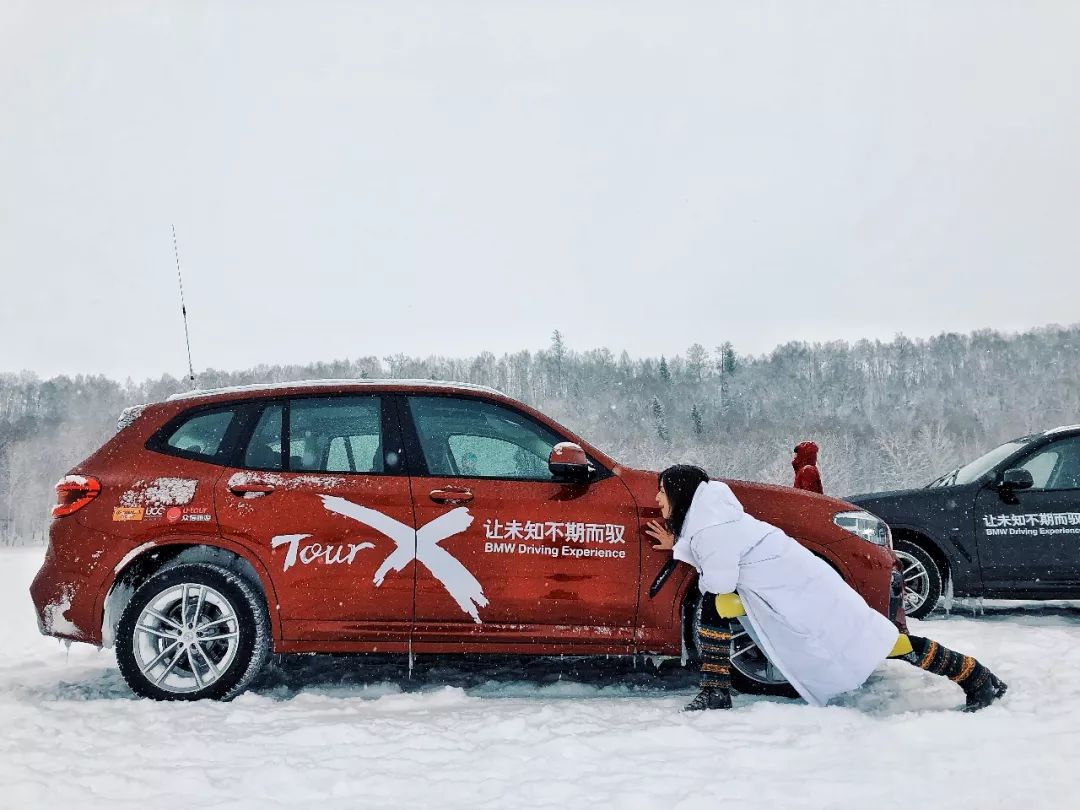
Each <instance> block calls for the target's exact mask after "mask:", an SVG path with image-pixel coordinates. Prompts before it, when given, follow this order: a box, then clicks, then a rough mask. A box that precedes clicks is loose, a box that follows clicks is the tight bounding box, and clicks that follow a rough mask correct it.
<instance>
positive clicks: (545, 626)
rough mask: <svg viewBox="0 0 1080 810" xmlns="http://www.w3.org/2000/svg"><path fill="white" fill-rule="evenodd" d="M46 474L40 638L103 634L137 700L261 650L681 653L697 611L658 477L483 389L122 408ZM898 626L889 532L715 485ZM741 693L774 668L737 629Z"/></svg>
mask: <svg viewBox="0 0 1080 810" xmlns="http://www.w3.org/2000/svg"><path fill="white" fill-rule="evenodd" d="M119 428H120V429H119V432H118V433H117V434H116V436H114V437H113V438H112V439H110V440H109V441H108V442H106V444H105V445H104V446H103V447H102V448H101V449H100V450H98V451H97V452H96V453H94V454H93V455H92V456H90V457H89V458H88V459H86V460H85V461H84V462H82V463H81V464H79V465H78V466H76V467H75V469H73V470H72V471H71V473H70V474H68V475H67V476H65V477H64V478H63V479H62V480H61V481H60V482H59V483H58V484H57V495H58V502H57V505H56V506H55V507H54V509H53V515H54V520H53V522H52V527H51V530H50V538H49V548H48V552H47V554H46V556H45V562H44V564H43V565H42V568H41V570H40V571H39V572H38V575H37V577H36V578H35V579H34V582H33V585H32V586H31V589H30V590H31V595H32V597H33V600H34V604H35V606H36V608H37V613H38V623H39V626H40V628H41V632H42V633H44V634H47V635H52V636H57V637H59V638H64V639H71V640H75V641H85V642H89V643H91V644H95V645H99V646H101V645H104V646H109V645H112V644H115V647H116V654H117V661H118V662H119V666H120V670H121V672H122V673H123V675H124V677H125V679H126V680H127V682H128V683H129V684H130V685H131V688H132V689H133V690H134V691H135V692H136V693H138V694H140V695H144V696H147V697H153V698H159V699H185V700H191V699H197V698H228V697H231V696H233V695H235V694H237V693H239V692H240V691H241V690H243V689H244V688H245V686H246V685H247V684H248V683H249V682H250V681H251V679H252V678H253V677H254V676H255V674H256V673H257V672H258V671H259V668H260V667H261V666H262V664H263V662H264V661H265V659H266V657H267V655H268V654H269V652H270V651H271V650H273V651H274V652H278V653H298V652H353V653H362V652H375V651H377V652H402V653H405V652H408V653H461V652H473V653H515V654H536V655H551V654H572V655H588V654H603V655H613V654H614V655H628V654H636V653H641V654H649V655H658V656H675V655H680V654H684V653H685V652H686V649H687V648H686V646H685V643H684V640H685V639H687V638H689V637H690V635H688V626H689V625H690V624H691V623H692V621H693V615H694V613H695V611H694V610H693V608H694V606H695V601H694V600H696V599H697V598H698V594H697V589H696V587H694V577H693V572H692V570H691V569H689V568H688V567H686V566H679V569H678V570H677V572H676V573H675V575H674V576H673V577H672V580H671V581H670V582H669V583H668V584H667V585H666V586H665V587H664V588H662V589H661V590H660V591H659V593H658V594H657V596H656V598H650V597H649V589H650V585H651V584H652V583H653V581H654V578H655V577H656V576H657V574H658V572H660V571H661V570H662V568H663V567H664V564H665V562H666V561H667V560H668V559H670V554H667V553H664V552H657V551H653V549H652V544H651V541H650V539H649V538H648V537H647V536H646V535H645V533H644V531H643V527H644V526H645V524H646V523H647V522H648V521H649V520H653V519H656V518H658V517H659V509H658V508H657V505H656V501H655V495H656V488H657V483H656V474H655V473H653V472H646V471H642V470H634V469H629V468H627V467H624V466H622V465H620V464H619V463H618V462H616V461H615V460H614V459H611V458H609V457H607V456H606V455H604V454H603V453H602V452H600V451H599V450H597V449H595V448H594V447H592V446H591V445H589V444H588V443H586V442H584V441H582V440H581V439H580V438H578V437H577V436H575V435H573V434H572V433H570V432H569V431H567V430H566V429H565V428H563V427H561V426H559V425H558V424H556V423H555V422H553V421H552V420H550V419H548V418H547V417H545V416H544V415H543V414H541V413H538V412H536V411H535V410H533V409H531V408H528V407H526V406H525V405H522V404H521V403H519V402H516V401H514V400H512V399H510V398H508V397H506V396H503V395H502V394H500V393H498V392H497V391H493V390H491V389H487V388H480V387H477V386H470V385H456V384H455V385H447V384H439V383H435V382H430V381H418V382H407V381H401V380H391V381H356V380H347V381H326V382H312V383H290V384H285V385H274V386H250V387H243V388H233V389H222V390H217V391H202V392H196V393H193V394H185V395H180V396H176V397H172V398H170V399H169V400H168V401H166V402H161V403H157V404H153V405H145V406H140V407H137V408H129V409H128V410H127V411H125V412H124V413H123V414H122V416H121V419H120V423H119ZM730 484H731V486H732V488H733V489H734V490H735V493H736V494H737V495H738V496H739V498H740V500H741V501H742V502H743V503H744V504H745V506H746V508H747V510H748V511H749V512H751V513H752V514H754V515H756V516H758V517H760V518H762V519H764V520H767V521H769V522H770V523H773V524H775V525H777V526H779V527H781V528H782V529H784V530H785V531H787V532H788V533H789V534H791V535H792V536H794V537H797V538H799V539H800V540H801V541H802V542H803V543H805V544H806V545H807V546H808V547H809V548H810V549H812V550H813V551H814V552H815V553H817V554H819V555H820V556H821V557H823V558H824V559H826V560H827V561H828V562H829V563H831V564H832V565H833V566H834V567H835V568H836V570H837V571H839V572H840V574H841V575H842V576H843V577H844V579H845V580H847V581H848V582H849V583H851V585H852V586H853V587H855V588H856V589H857V590H858V591H859V593H861V594H862V595H863V597H864V598H865V599H866V601H867V602H868V603H869V604H870V605H872V606H873V607H874V608H875V609H877V610H879V611H881V612H882V613H884V614H885V615H887V616H889V617H890V618H892V619H893V620H894V621H895V622H896V623H897V624H898V625H899V626H903V624H904V614H903V607H902V601H903V600H902V598H901V596H902V594H901V590H902V579H901V578H900V574H899V569H898V566H897V562H896V558H895V556H894V555H893V552H892V550H891V547H890V546H891V541H890V538H889V534H888V529H887V527H886V526H885V524H884V523H882V522H880V521H878V520H877V519H876V518H875V517H874V516H873V515H870V514H869V513H866V512H860V511H858V510H857V509H855V507H852V506H851V505H850V504H846V503H844V502H842V501H837V500H833V499H831V498H825V497H822V496H819V495H812V494H808V493H804V492H797V491H795V490H792V489H787V488H783V487H775V486H768V485H764V484H751V483H745V482H738V481H732V482H730ZM734 644H735V645H736V646H738V648H739V649H738V650H737V651H736V652H738V655H736V656H735V657H734V658H733V663H735V665H736V670H737V671H736V673H735V674H736V677H737V679H738V680H739V681H740V683H739V686H740V687H741V688H742V689H744V690H750V691H753V690H757V691H768V690H770V689H773V690H775V689H776V688H778V687H780V686H782V678H781V677H780V676H779V675H778V674H777V673H775V672H774V670H773V668H772V667H771V665H770V664H769V662H768V661H767V659H766V658H765V657H764V656H763V655H762V654H761V653H760V652H759V651H758V650H757V649H756V647H754V645H753V641H752V639H751V637H750V636H748V635H746V634H739V636H738V637H737V638H736V640H735V642H734Z"/></svg>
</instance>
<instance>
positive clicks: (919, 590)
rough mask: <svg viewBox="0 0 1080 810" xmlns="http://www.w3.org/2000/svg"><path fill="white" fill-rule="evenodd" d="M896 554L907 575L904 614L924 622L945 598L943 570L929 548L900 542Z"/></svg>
mask: <svg viewBox="0 0 1080 810" xmlns="http://www.w3.org/2000/svg"><path fill="white" fill-rule="evenodd" d="M893 551H895V552H896V556H897V557H899V558H900V566H901V569H902V570H903V572H904V613H905V614H907V616H908V617H909V618H912V619H921V618H922V617H923V616H925V615H926V614H927V613H929V612H930V611H931V610H933V609H934V608H935V607H936V606H937V603H938V600H939V599H940V598H941V582H942V576H941V567H940V566H939V565H938V564H937V562H935V561H934V558H933V557H931V556H930V554H929V552H927V551H926V549H924V548H922V546H918V545H916V544H915V543H912V542H911V541H910V540H896V541H895V542H894V543H893Z"/></svg>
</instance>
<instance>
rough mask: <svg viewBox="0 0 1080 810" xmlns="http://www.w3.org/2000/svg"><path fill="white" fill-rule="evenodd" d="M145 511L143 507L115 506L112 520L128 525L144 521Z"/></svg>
mask: <svg viewBox="0 0 1080 810" xmlns="http://www.w3.org/2000/svg"><path fill="white" fill-rule="evenodd" d="M144 511H145V510H144V509H143V508H142V507H141V506H114V507H113V510H112V519H113V520H115V521H116V522H117V523H126V522H127V521H130V520H142V519H143V512H144Z"/></svg>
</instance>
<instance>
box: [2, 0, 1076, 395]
mask: <svg viewBox="0 0 1080 810" xmlns="http://www.w3.org/2000/svg"><path fill="white" fill-rule="evenodd" d="M1078 42H1080V4H1078V3H1075V2H1070V1H1069V0H1062V2H1018V1H1016V0H1012V1H1010V2H992V0H970V2H960V1H959V0H957V1H956V2H948V0H933V1H932V2H910V1H907V2H880V1H879V2H870V1H869V0H852V2H840V0H830V1H829V2H796V0H791V2H745V0H740V1H739V2H715V1H713V2H702V3H689V2H672V0H665V1H664V2H653V3H648V4H637V3H630V2H617V3H616V2H611V3H608V2H581V1H580V0H579V1H575V2H550V1H549V2H539V0H538V1H537V2H525V1H524V0H521V1H520V2H514V1H513V0H503V1H502V2H494V0H493V1H492V2H466V0H462V1H461V2H454V0H438V2H430V3H410V2H404V0H388V2H366V3H364V2H348V3H330V2H300V0H296V1H295V2H277V3H275V2H265V1H262V0H261V1H260V2H236V1H235V0H233V1H232V2H218V3H201V2H192V1H191V0H186V1H185V2H174V3H169V2H153V3H148V2H142V1H140V2H131V3H115V2H94V3H85V2H71V3H52V2H41V0H31V1H30V2H16V1H15V0H4V2H3V3H2V4H0V274H2V278H0V280H2V289H0V371H17V370H20V369H31V370H34V371H36V372H38V373H39V374H42V375H46V376H49V375H53V374H58V373H67V374H73V373H79V372H84V373H90V372H92V373H107V374H109V375H111V376H114V377H118V378H121V379H122V378H124V377H127V376H129V375H130V376H133V377H135V378H142V377H146V376H155V375H159V374H161V373H163V372H169V373H172V374H175V375H178V376H179V375H182V374H184V373H185V371H186V355H185V352H184V344H183V326H182V323H181V320H180V312H179V301H178V292H177V279H176V267H175V262H174V259H173V248H172V237H171V232H170V226H171V225H172V224H175V225H176V229H177V233H178V236H179V241H180V254H181V263H182V266H183V272H184V287H185V293H186V297H187V305H188V311H189V315H190V319H191V343H192V351H193V354H194V359H195V366H196V369H197V370H198V369H199V368H203V367H207V366H214V367H217V368H229V369H236V368H244V367H248V366H251V365H254V364H257V363H286V362H307V361H313V360H328V359H333V358H342V357H355V356H360V355H368V354H375V355H380V356H383V355H387V354H391V353H397V352H403V353H407V354H413V355H427V354H446V355H458V356H465V355H471V354H475V353H477V352H479V351H483V350H491V351H494V352H496V353H501V352H503V351H510V350H514V351H516V350H520V349H525V348H528V349H538V348H542V347H544V346H546V345H547V344H548V342H549V336H550V334H551V332H552V330H553V329H556V328H558V329H560V330H561V331H562V332H563V333H564V334H565V335H566V338H567V341H568V343H569V345H570V346H571V347H572V348H575V349H587V348H594V347H599V346H607V347H608V348H610V349H612V350H613V351H615V352H619V351H621V350H622V349H627V350H629V351H630V352H631V354H634V355H643V354H661V353H666V354H668V355H671V354H674V353H677V352H684V351H685V349H686V347H687V346H689V345H690V344H691V343H695V342H700V343H702V344H704V345H706V346H707V347H710V348H711V347H713V346H715V345H716V344H718V343H720V342H722V341H724V340H731V341H732V342H733V343H734V344H735V346H736V348H737V349H738V350H740V351H741V352H754V353H758V352H764V351H768V350H770V349H771V348H773V347H774V346H775V345H776V344H778V343H782V342H785V341H789V340H811V341H815V340H829V339H837V338H843V339H848V340H853V339H858V338H860V337H871V338H874V337H877V338H884V339H890V338H892V337H893V336H894V335H895V334H896V333H897V332H903V333H905V334H907V335H909V336H928V335H931V334H935V333H938V332H941V331H945V330H953V331H969V330H972V329H977V328H982V327H993V328H997V329H1002V330H1007V331H1013V330H1019V329H1025V328H1028V327H1032V326H1036V325H1042V324H1047V323H1054V322H1056V323H1063V324H1069V323H1075V322H1077V321H1080V306H1078V301H1080V148H1078V145H1080V81H1078V80H1080V47H1078V46H1077V43H1078Z"/></svg>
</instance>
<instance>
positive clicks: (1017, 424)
mask: <svg viewBox="0 0 1080 810" xmlns="http://www.w3.org/2000/svg"><path fill="white" fill-rule="evenodd" d="M1078 350H1080V325H1077V326H1071V327H1064V328H1063V327H1057V326H1054V327H1046V328H1041V329H1036V330H1032V331H1029V332H1025V333H1022V334H1017V335H1004V334H1000V333H998V332H994V331H989V330H987V331H979V332H974V333H972V334H968V335H958V334H943V335H940V336H937V337H934V338H931V339H928V340H911V339H908V338H905V337H898V338H896V339H895V340H893V341H891V342H888V343H882V342H877V341H875V342H870V341H860V342H858V343H855V344H848V343H843V342H835V343H825V344H807V343H799V342H793V343H787V344H785V345H783V346H779V347H778V348H776V349H775V350H774V351H773V352H771V353H770V354H767V355H764V356H757V357H754V356H744V355H742V354H740V353H739V352H738V350H737V347H733V346H731V344H729V343H723V342H720V343H719V344H718V345H712V346H704V345H698V344H695V345H694V346H691V347H690V348H688V349H687V351H686V352H685V353H684V354H681V355H679V356H674V357H647V358H631V357H630V356H628V355H627V354H626V353H623V354H622V355H621V356H616V355H614V354H613V353H612V352H610V351H608V350H607V349H594V350H588V351H579V350H576V349H575V348H574V347H573V346H572V345H570V344H569V343H568V342H567V341H566V340H565V339H564V338H563V337H562V335H561V334H560V333H558V332H555V333H554V334H553V335H552V341H551V344H550V345H549V346H548V347H547V348H545V349H543V350H540V351H520V352H517V353H514V354H504V355H502V356H501V357H497V356H495V355H494V354H490V353H484V354H481V355H479V356H476V357H468V358H448V357H438V356H435V357H427V358H414V357H406V356H403V355H393V356H388V357H383V358H378V357H368V356H357V357H354V358H353V359H348V360H336V361H331V362H322V363H313V364H311V365H304V366H259V367H256V368H251V369H245V370H241V371H219V370H214V369H210V370H206V371H203V372H201V373H199V374H198V375H197V376H198V380H197V382H198V384H199V386H200V387H202V388H211V387H216V386H222V385H236V384H244V383H254V382H279V381H285V380H296V379H310V378H354V377H367V378H377V377H395V378H432V379H440V380H458V381H464V382H472V383H479V384H483V385H489V386H492V387H494V388H497V389H499V390H501V391H504V392H505V393H507V394H509V395H510V396H512V397H515V398H517V399H520V400H522V401H524V402H526V403H528V404H530V405H533V406H535V407H537V408H539V409H540V410H541V411H543V412H545V413H547V414H550V415H551V416H553V417H554V418H555V419H557V420H559V421H560V422H562V423H563V424H565V425H566V426H567V427H569V428H570V429H572V430H574V431H575V432H577V433H579V434H580V435H582V436H583V437H584V438H586V439H587V440H589V441H591V442H593V443H594V444H596V445H597V446H598V447H600V448H602V449H603V450H605V451H607V452H608V453H610V454H611V455H613V456H614V457H615V458H617V459H619V460H620V461H623V462H625V463H627V464H631V465H635V466H641V467H650V468H656V467H660V466H661V465H664V464H667V463H670V462H674V461H694V462H697V463H700V464H702V465H703V466H705V467H706V468H707V469H708V470H710V472H712V473H713V474H716V475H722V476H725V477H736V478H747V479H753V480H759V481H768V482H773V483H788V482H789V480H790V477H791V470H790V467H789V460H790V457H791V449H792V447H793V446H794V444H795V443H796V442H798V441H800V440H804V439H813V440H814V441H816V442H818V444H820V445H821V447H822V454H821V459H820V466H821V469H822V475H823V478H824V483H825V488H826V492H827V493H829V494H833V495H840V496H843V495H850V494H854V493H856V492H860V491H868V490H875V489H884V488H894V487H898V486H905V485H918V484H921V483H924V482H927V481H929V480H930V479H932V478H933V477H934V476H935V475H937V474H939V473H941V472H944V471H945V470H946V469H948V468H950V467H952V466H956V464H958V463H959V462H960V461H962V460H965V459H968V458H972V457H974V456H975V455H977V454H978V453H979V452H980V451H982V450H984V449H988V448H989V447H990V446H991V445H993V444H995V443H998V442H1000V441H1003V440H1006V439H1008V438H1011V437H1013V436H1017V435H1021V434H1024V433H1026V432H1031V431H1035V430H1041V429H1045V428H1047V427H1052V426H1055V425H1059V424H1067V423H1072V422H1078V421H1080V351H1078ZM188 387H190V386H189V383H188V382H187V381H186V380H185V379H183V378H177V377H173V376H168V375H166V376H162V377H161V378H159V379H155V380H145V381H142V382H135V381H133V380H130V379H129V380H127V381H125V382H123V383H121V382H117V381H115V380H111V379H107V378H105V377H100V376H78V377H74V378H70V377H56V378H53V379H48V380H42V379H39V378H38V377H37V376H35V375H34V374H32V373H30V372H24V373H21V374H0V544H9V545H10V544H16V543H40V542H42V541H43V538H44V532H45V529H46V524H47V514H48V507H49V505H50V504H51V503H52V501H53V492H52V485H53V483H54V482H55V481H56V479H57V478H59V477H60V476H61V475H62V474H63V473H64V472H65V471H66V470H67V469H68V468H70V467H71V466H72V465H73V464H74V463H76V462H77V461H79V460H80V459H82V458H84V457H85V456H86V455H88V454H89V452H90V451H91V450H93V449H94V448H95V447H96V446H98V445H99V444H100V443H101V442H102V441H103V440H104V439H105V438H106V437H107V436H108V435H109V434H110V433H111V432H112V431H113V430H115V423H116V417H117V416H118V415H119V413H120V411H121V410H122V409H123V408H125V407H127V406H128V405H132V404H137V403H140V402H149V401H154V400H159V399H161V398H164V397H166V396H168V395H169V394H172V393H174V392H177V391H182V390H185V389H186V388H188Z"/></svg>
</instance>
